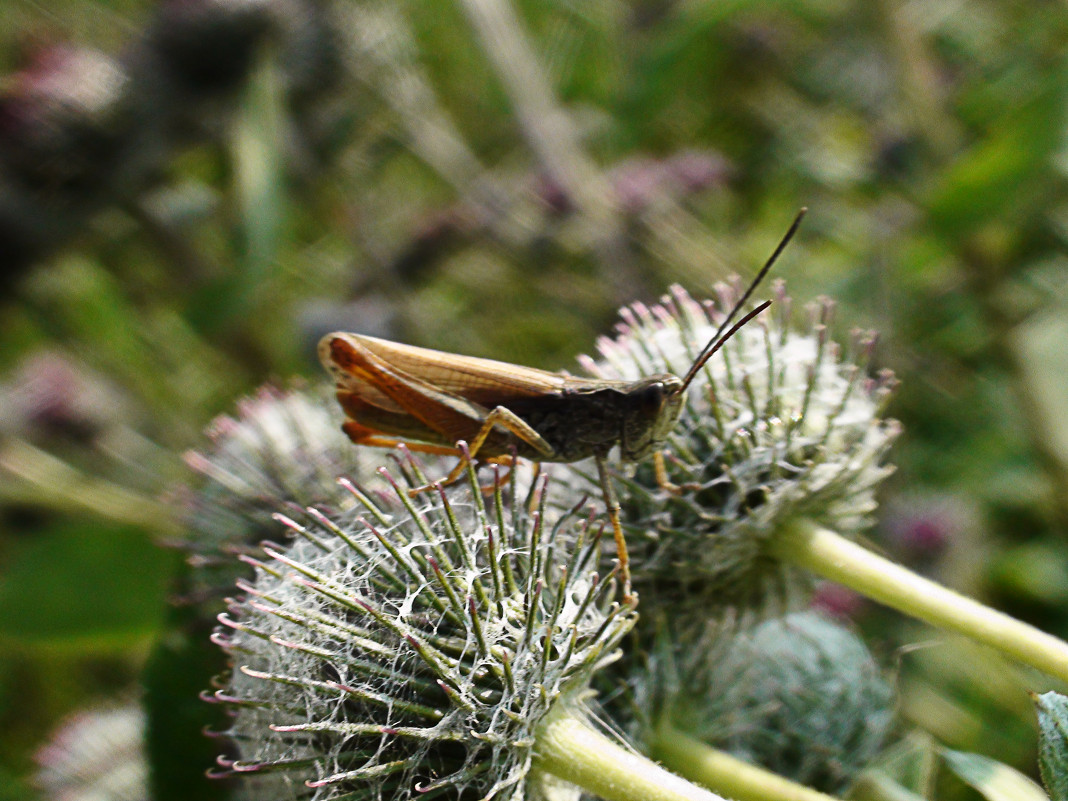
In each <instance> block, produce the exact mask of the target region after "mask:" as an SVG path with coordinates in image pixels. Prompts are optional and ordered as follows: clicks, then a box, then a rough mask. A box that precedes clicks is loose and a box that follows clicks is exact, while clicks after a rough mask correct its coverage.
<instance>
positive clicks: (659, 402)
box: [619, 373, 685, 462]
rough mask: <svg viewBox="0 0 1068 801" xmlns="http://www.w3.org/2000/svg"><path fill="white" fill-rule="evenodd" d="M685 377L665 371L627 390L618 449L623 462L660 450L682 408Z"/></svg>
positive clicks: (637, 459)
mask: <svg viewBox="0 0 1068 801" xmlns="http://www.w3.org/2000/svg"><path fill="white" fill-rule="evenodd" d="M684 389H685V387H684V386H683V383H682V379H681V378H679V377H678V376H676V375H671V374H670V373H665V374H663V375H654V376H650V377H649V378H643V379H642V380H640V381H635V382H634V383H633V384H632V385H631V386H630V387H629V389H628V390H627V393H626V396H627V409H626V412H625V414H624V419H623V426H622V437H621V440H620V443H619V452H620V456H621V457H622V459H623V461H624V462H637V461H641V460H642V459H644V458H645V457H647V456H649V455H650V454H651V453H653V452H654V451H657V450H659V449H660V448H661V447H662V446H663V444H664V442H665V441H666V440H667V438H668V435H669V434H670V433H671V430H672V429H673V428H674V427H675V423H676V422H677V421H678V419H679V413H680V412H681V411H682V402H683V400H684V397H685V393H684Z"/></svg>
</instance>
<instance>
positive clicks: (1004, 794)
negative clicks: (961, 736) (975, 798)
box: [942, 748, 1048, 801]
mask: <svg viewBox="0 0 1068 801" xmlns="http://www.w3.org/2000/svg"><path fill="white" fill-rule="evenodd" d="M942 757H943V758H944V759H945V761H946V765H948V766H949V768H950V770H952V771H953V772H954V773H955V774H957V776H958V777H960V778H961V779H962V780H964V781H965V782H967V783H968V784H970V785H971V786H972V787H974V788H975V789H976V790H978V791H979V792H980V793H982V794H983V797H984V798H986V799H987V801H1048V799H1047V797H1046V794H1045V793H1044V792H1042V788H1041V787H1039V786H1038V785H1037V784H1035V783H1034V782H1033V781H1031V780H1030V779H1029V778H1027V777H1026V776H1024V775H1023V774H1022V773H1020V772H1019V771H1018V770H1015V769H1014V768H1010V767H1009V766H1008V765H1006V764H1004V763H1003V762H998V761H997V760H996V759H991V758H990V757H986V756H983V755H982V754H971V753H967V752H965V751H952V750H950V749H948V748H947V749H944V750H943V751H942Z"/></svg>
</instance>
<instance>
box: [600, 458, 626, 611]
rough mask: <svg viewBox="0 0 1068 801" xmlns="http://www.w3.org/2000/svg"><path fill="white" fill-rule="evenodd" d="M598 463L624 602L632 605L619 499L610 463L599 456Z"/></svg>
mask: <svg viewBox="0 0 1068 801" xmlns="http://www.w3.org/2000/svg"><path fill="white" fill-rule="evenodd" d="M593 458H594V461H596V462H597V474H598V475H599V476H600V478H601V492H602V493H604V502H605V506H607V507H608V519H609V521H610V522H611V523H612V536H613V537H614V538H615V540H616V556H617V558H618V559H619V577H620V580H621V581H622V582H623V602H624V603H631V602H632V601H633V600H634V597H635V596H634V594H633V593H632V592H631V590H630V555H629V554H628V553H627V541H626V539H625V538H624V537H623V524H622V523H621V522H620V519H619V517H620V509H619V498H617V497H616V491H615V489H613V488H612V477H611V476H610V475H609V474H608V463H607V462H606V461H605V457H604V456H603V455H601V454H597V455H595V456H594V457H593Z"/></svg>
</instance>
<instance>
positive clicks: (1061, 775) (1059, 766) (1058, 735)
mask: <svg viewBox="0 0 1068 801" xmlns="http://www.w3.org/2000/svg"><path fill="white" fill-rule="evenodd" d="M1031 697H1032V699H1033V700H1034V702H1035V708H1036V709H1037V710H1038V767H1039V769H1040V770H1041V771H1042V781H1043V782H1045V784H1046V789H1047V790H1048V791H1049V795H1050V798H1051V799H1052V800H1053V801H1068V697H1065V696H1063V695H1061V694H1060V693H1055V692H1048V693H1045V694H1043V695H1032V696H1031Z"/></svg>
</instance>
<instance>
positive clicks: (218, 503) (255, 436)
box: [174, 385, 358, 595]
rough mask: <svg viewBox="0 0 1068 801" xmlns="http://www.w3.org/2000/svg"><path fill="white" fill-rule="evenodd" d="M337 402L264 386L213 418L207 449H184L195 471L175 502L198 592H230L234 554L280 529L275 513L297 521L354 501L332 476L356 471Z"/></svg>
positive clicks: (234, 570) (314, 394)
mask: <svg viewBox="0 0 1068 801" xmlns="http://www.w3.org/2000/svg"><path fill="white" fill-rule="evenodd" d="M334 405H335V404H334V402H333V399H332V398H330V397H329V395H328V393H327V392H320V391H315V390H310V389H304V388H291V389H286V390H283V389H279V388H276V387H274V386H270V385H268V386H264V387H261V388H260V389H259V390H257V391H256V393H255V394H254V395H252V396H250V397H248V398H245V399H243V400H242V401H240V402H239V403H238V405H237V410H236V413H235V414H234V415H233V416H230V415H223V416H220V417H218V418H216V419H215V420H214V421H213V422H212V423H211V425H210V426H209V427H208V430H207V432H206V434H207V438H208V440H209V444H208V446H207V447H205V448H203V449H202V450H198V451H190V452H189V453H187V454H186V456H185V459H186V463H187V464H188V465H189V466H190V467H191V468H192V470H193V471H194V472H195V473H196V474H197V475H196V477H195V478H194V479H193V481H191V483H190V486H189V487H186V488H183V490H182V491H181V492H179V493H177V494H176V496H175V498H174V501H175V502H176V504H177V505H178V507H179V513H180V515H181V517H182V519H183V521H184V523H185V525H186V529H187V531H188V534H187V537H186V539H185V541H183V542H182V543H180V545H181V546H182V547H184V548H186V549H187V550H189V551H190V552H191V553H192V554H193V556H192V560H191V561H192V562H193V564H194V565H195V567H196V568H197V569H196V571H195V575H196V579H197V583H199V584H200V585H201V590H204V591H206V592H207V593H208V594H209V595H210V594H213V593H214V592H215V591H216V590H218V589H219V588H222V589H223V591H226V592H228V591H229V590H230V589H232V587H233V582H234V579H235V578H237V576H238V575H242V574H243V572H244V571H242V569H241V565H239V564H238V563H237V562H236V561H235V560H234V558H233V557H234V555H235V554H237V553H248V552H251V551H252V550H253V549H254V547H255V546H256V545H257V544H258V543H259V542H260V541H261V540H263V539H264V538H266V537H269V536H271V535H272V534H273V532H276V531H277V530H278V526H277V523H276V522H275V521H274V519H273V515H274V514H275V513H278V512H283V513H286V514H289V515H291V516H295V517H297V518H301V517H302V516H303V510H304V508H305V507H307V506H311V505H316V506H319V507H322V508H325V509H326V510H328V511H331V512H333V511H339V510H341V509H344V508H347V507H350V506H352V503H353V501H352V496H351V494H350V493H348V492H345V491H344V490H342V489H341V488H340V487H339V486H338V484H337V481H336V479H337V477H338V476H341V475H352V474H353V472H354V470H355V469H356V468H357V465H358V461H357V459H358V454H357V451H356V449H355V448H353V446H352V443H351V442H350V441H349V440H348V438H346V437H345V435H344V434H342V433H341V431H340V429H339V426H338V421H337V415H336V412H335V409H334ZM212 588H215V589H214V590H213V589H212Z"/></svg>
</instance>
